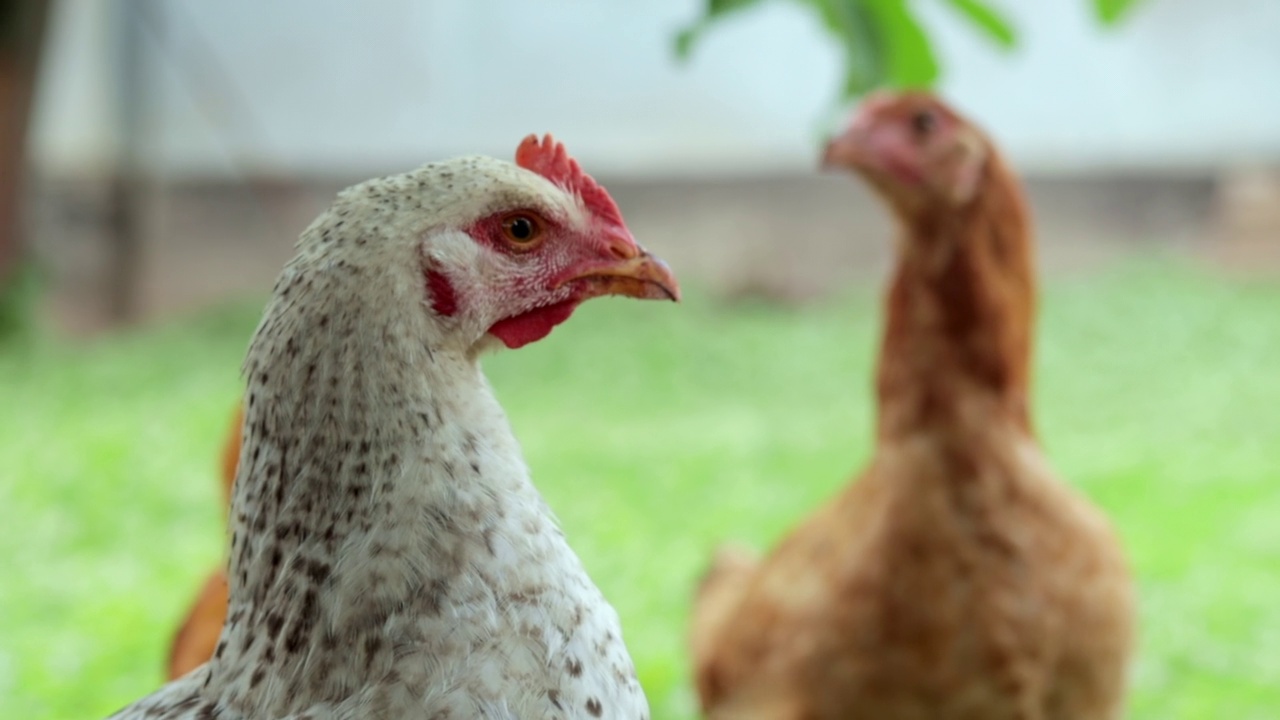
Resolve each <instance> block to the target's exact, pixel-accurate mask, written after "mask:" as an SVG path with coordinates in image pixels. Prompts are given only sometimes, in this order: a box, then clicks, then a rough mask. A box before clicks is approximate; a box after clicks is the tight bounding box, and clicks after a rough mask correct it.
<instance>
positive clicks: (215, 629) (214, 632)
mask: <svg viewBox="0 0 1280 720" xmlns="http://www.w3.org/2000/svg"><path fill="white" fill-rule="evenodd" d="M243 424H244V408H243V407H242V406H237V407H236V412H235V416H234V418H233V419H232V422H231V427H230V428H229V430H228V432H227V439H226V440H225V441H224V443H223V446H222V458H221V463H220V465H219V470H220V471H221V475H220V478H219V479H220V480H221V482H222V502H223V506H222V507H223V512H224V513H225V512H227V511H228V509H229V508H230V504H231V484H232V483H233V482H234V481H235V479H236V465H237V464H238V463H239V462H240V432H241V426H242V425H243ZM226 618H227V573H226V571H225V570H224V569H222V568H218V569H216V570H214V571H213V572H212V573H210V574H209V577H208V579H207V580H205V583H204V586H203V587H201V588H200V593H199V595H197V596H196V601H195V602H194V603H193V604H192V605H191V609H190V610H189V611H188V612H187V616H186V618H185V619H183V621H182V624H181V625H179V626H178V632H177V633H175V634H174V636H173V643H172V644H171V645H170V647H169V663H168V668H167V672H166V678H167V679H169V680H173V679H175V678H179V677H182V676H183V675H186V674H187V673H189V672H191V671H192V670H194V669H195V668H197V667H199V666H200V665H202V664H203V663H204V662H205V661H207V660H208V659H209V658H210V657H213V651H214V648H216V647H217V645H218V636H219V635H220V634H222V624H223V622H224V621H225V620H226Z"/></svg>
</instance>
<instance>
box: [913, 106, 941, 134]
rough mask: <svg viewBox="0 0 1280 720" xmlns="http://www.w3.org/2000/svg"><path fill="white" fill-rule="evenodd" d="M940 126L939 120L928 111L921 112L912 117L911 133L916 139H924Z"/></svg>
mask: <svg viewBox="0 0 1280 720" xmlns="http://www.w3.org/2000/svg"><path fill="white" fill-rule="evenodd" d="M937 125H938V118H937V117H936V116H935V115H934V114H933V113H931V112H929V111H928V110H919V111H917V112H916V113H915V114H914V115H912V116H911V131H912V132H914V133H915V134H916V137H921V138H922V137H924V136H926V135H928V134H929V133H931V132H933V129H934V128H935V127H937Z"/></svg>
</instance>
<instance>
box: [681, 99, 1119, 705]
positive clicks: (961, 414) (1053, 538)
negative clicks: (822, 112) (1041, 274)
mask: <svg viewBox="0 0 1280 720" xmlns="http://www.w3.org/2000/svg"><path fill="white" fill-rule="evenodd" d="M890 103H891V104H897V105H905V106H908V107H909V106H912V105H919V104H922V103H932V104H936V105H937V106H938V107H939V108H940V110H939V112H945V113H947V117H950V118H955V122H957V123H962V122H963V121H960V120H959V119H958V116H954V115H952V114H950V111H949V110H946V109H945V106H941V104H940V103H937V101H934V100H932V99H930V98H928V97H927V96H918V95H917V96H906V98H905V99H903V98H897V99H894V100H892V101H890ZM892 110H893V107H892V106H890V107H889V110H887V111H886V110H884V108H880V109H878V110H877V112H881V113H883V112H890V111H892ZM874 119H876V120H877V121H882V120H883V118H874ZM964 126H965V127H966V128H968V126H967V123H966V124H964ZM975 132H976V131H975ZM970 137H980V136H977V135H971V136H970ZM981 141H982V143H983V145H984V147H985V150H986V154H985V158H984V162H983V163H982V167H981V172H980V173H978V174H977V175H976V176H975V177H976V181H977V183H976V186H975V187H976V192H975V193H973V195H972V199H971V200H970V201H966V202H964V203H960V204H958V205H957V204H948V203H943V202H924V203H919V202H917V203H914V204H913V203H909V202H895V200H901V198H898V197H896V196H894V195H893V194H892V193H886V195H887V196H888V199H889V200H890V202H891V204H892V205H893V206H894V208H895V210H896V211H897V214H898V215H899V219H900V221H901V225H902V232H903V237H902V238H901V243H900V246H899V258H898V264H897V268H896V272H895V275H894V277H893V280H892V283H891V286H890V289H889V292H888V295H887V321H886V327H885V332H884V337H883V344H882V349H881V355H880V360H879V370H878V377H877V384H876V389H877V400H878V426H877V438H876V447H875V451H874V455H873V457H872V459H871V463H870V467H869V468H867V469H866V470H865V471H864V472H863V474H862V475H861V477H859V478H858V479H857V481H856V482H855V483H853V484H852V485H851V486H849V487H848V488H847V489H845V490H844V491H843V492H842V493H840V494H839V495H838V496H837V497H835V498H834V499H833V500H832V501H830V502H829V503H828V504H827V505H826V506H824V507H822V508H821V509H819V510H818V511H817V512H816V513H815V514H813V515H812V516H811V517H809V518H808V519H806V520H805V521H804V522H803V523H802V524H801V525H800V526H799V527H798V528H796V529H795V530H794V531H793V532H792V533H791V534H790V536H789V537H787V538H786V539H785V540H784V541H783V542H782V543H781V545H780V546H779V547H778V548H776V549H775V550H774V552H773V553H772V554H771V555H769V556H768V557H767V558H766V559H765V560H763V561H762V562H760V564H759V565H758V566H757V567H754V568H749V569H746V570H744V569H743V566H742V564H741V563H737V564H736V565H734V564H730V563H726V562H718V563H716V565H715V566H714V567H713V569H712V571H711V573H710V574H709V577H708V580H707V581H706V582H704V584H703V585H702V587H701V588H700V591H699V593H698V596H697V599H696V601H695V605H694V611H693V628H692V632H691V645H692V652H693V663H694V671H695V682H696V686H697V690H698V695H699V697H700V700H701V705H702V708H703V710H704V712H705V713H706V714H707V715H708V716H709V717H712V718H724V719H728V718H796V719H800V718H804V719H812V720H817V719H819V718H823V719H825V718H841V719H843V720H857V719H860V718H866V719H868V720H870V719H875V720H907V719H919V720H924V719H926V718H928V719H931V720H938V719H940V720H959V719H962V718H966V719H967V718H972V719H974V720H979V719H981V720H1001V719H1002V718H1019V719H1022V720H1041V719H1043V720H1068V719H1070V720H1090V719H1097V720H1103V719H1113V718H1117V717H1119V716H1120V715H1121V713H1122V708H1123V696H1124V685H1125V671H1126V665H1127V663H1128V661H1129V656H1130V653H1131V645H1132V634H1133V627H1132V622H1133V620H1132V615H1133V597H1132V585H1131V580H1130V576H1129V572H1128V570H1127V567H1126V562H1125V560H1124V557H1123V553H1122V551H1121V548H1120V545H1119V543H1118V541H1117V538H1116V537H1115V535H1114V534H1113V532H1112V529H1111V527H1110V526H1109V524H1108V522H1107V521H1106V519H1105V518H1104V516H1103V515H1102V514H1101V513H1100V512H1099V511H1098V510H1096V509H1095V508H1094V507H1093V506H1092V505H1091V504H1090V503H1089V502H1088V501H1087V500H1086V499H1085V498H1083V497H1082V496H1081V495H1079V494H1078V493H1077V492H1075V491H1074V490H1072V489H1071V488H1069V487H1068V486H1066V485H1065V484H1063V483H1062V482H1060V481H1059V480H1058V479H1057V478H1056V477H1055V476H1054V474H1053V473H1052V471H1051V470H1050V468H1049V466H1048V465H1047V463H1046V462H1045V460H1044V458H1043V456H1042V453H1041V451H1040V449H1039V447H1038V444H1037V442H1036V440H1035V437H1034V433H1033V430H1032V426H1031V421H1030V413H1029V402H1028V401H1029V398H1028V386H1029V375H1030V354H1031V344H1032V340H1031V338H1032V330H1033V327H1032V326H1033V315H1034V306H1035V289H1034V286H1035V283H1034V270H1033V266H1034V260H1033V248H1032V244H1031V238H1030V233H1029V228H1028V219H1027V212H1026V209H1025V205H1024V201H1023V198H1022V193H1021V190H1020V187H1019V184H1018V182H1017V180H1016V179H1015V178H1014V176H1013V175H1012V173H1011V172H1010V171H1009V170H1008V169H1007V167H1006V166H1005V164H1004V163H1003V162H1002V161H1001V159H1000V158H999V156H998V155H996V154H995V152H994V149H992V148H991V147H990V144H989V143H988V142H987V141H986V140H985V138H982V139H981ZM873 184H874V183H873ZM878 189H883V188H878ZM918 199H919V198H918V197H917V200H918Z"/></svg>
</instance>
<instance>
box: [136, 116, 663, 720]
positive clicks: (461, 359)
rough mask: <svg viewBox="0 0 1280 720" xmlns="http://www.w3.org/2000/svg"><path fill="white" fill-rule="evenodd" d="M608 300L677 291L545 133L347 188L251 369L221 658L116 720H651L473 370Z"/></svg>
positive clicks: (323, 222)
mask: <svg viewBox="0 0 1280 720" xmlns="http://www.w3.org/2000/svg"><path fill="white" fill-rule="evenodd" d="M609 294H615V295H626V296H630V297H635V298H647V299H671V300H675V299H677V296H678V289H677V287H676V282H675V280H674V278H673V277H672V275H671V273H670V271H669V270H668V269H667V268H666V266H665V265H664V264H663V263H662V262H661V261H660V260H657V259H656V258H654V257H653V256H651V255H649V254H648V253H647V252H645V251H644V250H643V249H642V248H640V247H639V246H637V245H636V243H635V240H634V239H633V238H632V236H631V234H630V232H629V231H628V230H627V228H626V226H625V225H624V223H623V220H622V217H621V215H620V213H619V211H618V208H617V206H616V205H615V204H614V203H613V201H612V199H610V197H609V196H608V194H607V193H606V192H605V191H604V189H603V188H601V187H600V186H598V185H597V184H596V183H595V182H594V181H593V180H592V179H591V178H590V177H589V176H587V175H586V174H584V173H583V172H582V171H581V169H580V168H579V167H578V164H577V162H575V161H574V160H572V159H571V158H570V157H568V156H567V155H566V153H565V151H564V148H563V146H561V145H559V144H558V143H555V142H554V141H553V140H552V139H551V138H550V136H548V137H547V138H545V139H544V140H543V141H538V140H537V139H536V138H534V137H532V136H531V137H529V138H527V139H525V141H524V142H523V143H522V144H521V145H520V147H519V149H518V151H517V153H516V163H515V164H514V165H513V164H510V163H507V162H502V161H498V160H493V159H490V158H485V157H467V158H461V159H455V160H449V161H444V162H438V163H433V164H430V165H427V166H425V167H423V168H421V169H419V170H416V171H413V172H410V173H406V174H403V175H397V176H393V177H389V178H384V179H380V180H373V181H370V182H366V183H364V184H362V185H358V186H356V187H353V188H350V189H348V190H346V191H344V192H343V193H341V194H340V195H339V196H338V199H337V201H336V202H335V203H334V205H333V206H332V207H331V208H330V209H329V210H328V211H327V212H325V213H324V214H323V215H321V216H320V217H319V218H318V219H317V220H316V221H315V222H314V223H313V224H312V225H311V226H310V227H309V228H307V230H306V231H305V232H304V233H303V235H302V237H301V239H300V241H299V243H298V251H297V255H296V256H295V257H294V259H293V260H292V261H290V262H289V264H288V265H287V266H286V267H285V269H284V271H283V272H282V273H281V275H280V278H279V280H278V281H277V283H276V287H275V290H274V295H273V297H272V299H271V301H270V303H269V304H268V306H267V309H266V312H265V315H264V317H263V319H262V322H261V324H260V325H259V326H258V330H257V332H256V334H255V336H254V339H253V342H252V344H251V346H250V348H249V353H248V357H247V358H246V360H245V364H244V371H245V374H246V376H247V381H248V388H247V393H246V402H245V423H244V439H243V446H242V452H241V460H240V463H239V470H238V472H237V476H236V481H235V489H234V497H233V500H232V507H231V527H232V529H233V537H232V545H231V556H230V571H229V573H228V576H229V579H230V603H229V605H228V614H227V620H226V624H225V626H224V628H223V631H222V636H221V638H220V639H219V641H218V646H217V649H216V650H215V652H214V657H213V658H212V659H211V660H210V661H209V662H208V663H206V664H204V665H201V666H200V667H198V668H196V669H195V670H193V671H191V672H190V673H188V674H187V675H184V676H183V677H181V678H179V679H178V680H175V681H173V682H170V683H169V684H168V685H165V686H164V687H162V688H161V689H160V690H158V691H157V692H155V693H154V694H152V695H150V696H149V697H146V698H143V699H142V700H139V701H137V702H136V703H134V704H132V705H130V706H128V707H126V708H124V709H123V710H121V711H119V712H118V713H117V714H116V715H115V716H114V717H116V718H121V719H122V720H133V719H139V720H140V719H141V718H159V719H161V720H213V719H217V720H266V719H272V720H284V719H290V720H304V719H306V720H363V719H365V718H379V719H387V720H395V719H398V718H453V719H455V720H461V719H463V718H629V719H633V720H645V718H647V717H648V708H647V704H646V702H645V698H644V694H643V692H642V690H641V688H640V685H639V683H638V681H637V679H636V674H635V670H634V668H633V665H632V662H631V659H630V658H629V656H628V654H627V650H626V647H625V646H624V645H623V641H622V634H621V630H620V628H619V622H618V616H617V614H616V613H615V612H614V610H613V608H612V607H611V606H610V605H609V604H608V602H606V600H605V599H604V597H602V596H601V593H600V591H599V590H598V589H597V588H596V587H595V585H594V584H592V582H591V580H590V578H588V577H587V574H586V572H585V571H584V569H583V567H582V565H581V563H580V562H579V560H578V558H577V556H576V555H575V554H574V553H573V551H572V550H571V549H570V548H569V546H568V544H567V543H566V541H565V537H564V535H563V534H562V532H561V531H560V529H559V528H558V527H557V525H556V523H555V521H554V519H553V518H552V515H551V512H550V511H549V510H548V508H547V507H546V505H545V504H544V502H543V500H542V498H541V496H540V495H539V494H538V492H537V490H536V489H535V488H534V486H533V485H532V484H531V482H530V480H529V473H528V470H527V469H526V467H525V464H524V461H523V459H522V457H521V453H520V448H519V446H518V444H517V442H516V439H515V438H514V437H513V436H512V433H511V430H510V427H509V426H508V423H507V420H506V417H505V416H504V415H503V412H502V408H501V407H499V405H498V403H497V401H496V400H495V398H494V396H493V393H492V392H491V390H490V388H489V385H488V383H487V381H486V380H485V377H484V375H483V374H482V372H481V369H480V365H479V362H478V359H479V356H480V355H481V353H482V352H484V351H485V350H487V349H489V348H491V347H494V346H497V345H499V344H503V345H506V346H507V347H510V348H516V347H520V346H521V345H525V344H527V343H530V342H533V341H536V340H538V339H541V338H542V337H544V336H546V335H547V334H548V333H550V332H551V330H552V328H553V327H555V326H556V325H557V324H559V323H561V322H564V321H565V320H567V319H568V318H569V316H570V314H571V313H572V312H573V310H574V308H575V307H577V306H578V304H579V303H581V302H583V301H585V300H587V299H589V298H592V297H597V296H601V295H609Z"/></svg>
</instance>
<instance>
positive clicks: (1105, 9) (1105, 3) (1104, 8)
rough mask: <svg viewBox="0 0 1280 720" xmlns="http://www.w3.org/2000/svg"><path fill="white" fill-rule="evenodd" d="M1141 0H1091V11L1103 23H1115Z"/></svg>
mask: <svg viewBox="0 0 1280 720" xmlns="http://www.w3.org/2000/svg"><path fill="white" fill-rule="evenodd" d="M1140 1H1141V0H1093V12H1094V14H1095V15H1097V16H1098V20H1100V21H1102V24H1103V25H1115V24H1117V23H1119V22H1120V21H1121V20H1123V19H1124V17H1125V16H1126V15H1127V14H1128V13H1129V11H1130V10H1131V9H1133V6H1134V5H1137V4H1138V3H1139V2H1140Z"/></svg>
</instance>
